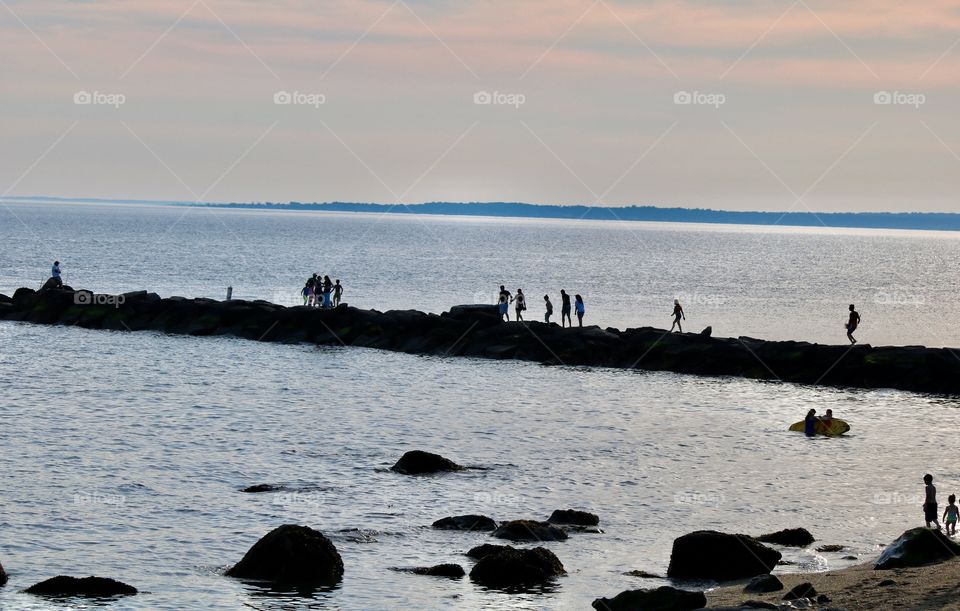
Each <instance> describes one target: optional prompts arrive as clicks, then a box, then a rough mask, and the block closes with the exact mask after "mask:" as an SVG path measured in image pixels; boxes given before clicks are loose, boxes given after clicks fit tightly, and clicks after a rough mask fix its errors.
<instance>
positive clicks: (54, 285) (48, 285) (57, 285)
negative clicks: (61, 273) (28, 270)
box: [40, 276, 63, 291]
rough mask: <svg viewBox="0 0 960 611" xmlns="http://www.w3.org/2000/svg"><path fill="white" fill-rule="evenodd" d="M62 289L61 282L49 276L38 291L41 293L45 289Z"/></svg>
mask: <svg viewBox="0 0 960 611" xmlns="http://www.w3.org/2000/svg"><path fill="white" fill-rule="evenodd" d="M62 288H63V280H61V279H60V278H54V277H53V276H50V277H49V278H47V281H46V282H44V283H43V286H41V287H40V290H41V291H43V290H46V289H62Z"/></svg>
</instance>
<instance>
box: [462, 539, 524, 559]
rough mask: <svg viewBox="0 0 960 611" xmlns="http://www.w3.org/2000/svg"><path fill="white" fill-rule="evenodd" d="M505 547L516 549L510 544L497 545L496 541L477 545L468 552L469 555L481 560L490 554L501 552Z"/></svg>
mask: <svg viewBox="0 0 960 611" xmlns="http://www.w3.org/2000/svg"><path fill="white" fill-rule="evenodd" d="M505 549H514V548H513V547H512V546H510V545H496V544H494V543H484V544H483V545H478V546H476V547H472V548H470V550H469V551H468V552H467V556H468V557H470V558H473V559H475V560H479V559H481V558H484V557H486V556H489V555H490V554H494V553H497V552H501V551H503V550H505Z"/></svg>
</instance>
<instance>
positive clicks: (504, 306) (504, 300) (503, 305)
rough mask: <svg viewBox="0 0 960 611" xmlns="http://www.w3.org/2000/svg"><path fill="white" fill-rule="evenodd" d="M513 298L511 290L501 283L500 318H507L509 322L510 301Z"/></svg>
mask: <svg viewBox="0 0 960 611" xmlns="http://www.w3.org/2000/svg"><path fill="white" fill-rule="evenodd" d="M512 300H513V296H512V295H511V294H510V291H508V290H507V289H505V288H504V286H503V285H502V284H501V285H500V318H504V319H506V321H507V322H510V302H511V301H512Z"/></svg>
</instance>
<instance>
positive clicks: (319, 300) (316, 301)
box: [300, 274, 343, 308]
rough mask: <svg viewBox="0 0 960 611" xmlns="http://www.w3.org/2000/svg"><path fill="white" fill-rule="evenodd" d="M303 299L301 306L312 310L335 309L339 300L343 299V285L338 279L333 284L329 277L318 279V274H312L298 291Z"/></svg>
mask: <svg viewBox="0 0 960 611" xmlns="http://www.w3.org/2000/svg"><path fill="white" fill-rule="evenodd" d="M300 295H301V296H302V297H303V305H305V306H310V307H313V308H316V307H319V308H335V307H337V306H338V305H340V299H341V298H342V297H343V285H342V284H340V279H339V278H337V280H336V281H335V282H334V281H332V280H330V276H323V277H322V278H321V277H320V274H314V275H312V276H310V277H309V278H307V281H306V283H304V285H303V288H302V289H301V290H300Z"/></svg>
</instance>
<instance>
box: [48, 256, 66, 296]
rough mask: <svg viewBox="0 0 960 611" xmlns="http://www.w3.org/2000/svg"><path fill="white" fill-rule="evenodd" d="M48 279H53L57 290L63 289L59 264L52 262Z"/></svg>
mask: <svg viewBox="0 0 960 611" xmlns="http://www.w3.org/2000/svg"><path fill="white" fill-rule="evenodd" d="M50 278H52V279H53V281H54V283H55V284H56V286H57V288H58V289H59V288H63V279H62V278H61V277H60V262H59V261H54V262H53V267H51V268H50Z"/></svg>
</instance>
